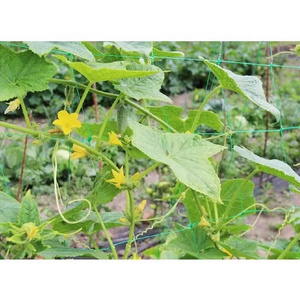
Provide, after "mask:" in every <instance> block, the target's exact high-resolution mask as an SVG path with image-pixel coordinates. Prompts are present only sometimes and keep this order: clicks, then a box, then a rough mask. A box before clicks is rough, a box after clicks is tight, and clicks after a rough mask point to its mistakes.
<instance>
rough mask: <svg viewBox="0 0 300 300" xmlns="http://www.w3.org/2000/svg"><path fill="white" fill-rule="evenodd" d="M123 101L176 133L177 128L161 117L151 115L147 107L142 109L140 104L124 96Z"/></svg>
mask: <svg viewBox="0 0 300 300" xmlns="http://www.w3.org/2000/svg"><path fill="white" fill-rule="evenodd" d="M124 101H125V102H126V103H128V104H129V105H131V106H132V107H134V108H136V109H137V110H139V111H140V112H142V113H143V114H144V115H146V116H149V117H151V118H152V119H153V120H155V121H156V122H157V123H159V124H161V125H163V126H165V127H167V128H169V129H170V131H172V132H175V133H177V130H175V129H174V128H173V127H172V126H171V125H169V124H167V123H166V122H165V121H163V120H162V119H160V118H159V117H157V116H155V115H153V114H152V113H151V112H150V111H148V110H147V109H144V108H143V107H142V106H140V105H138V104H136V103H134V102H133V101H131V100H129V99H127V98H125V99H124Z"/></svg>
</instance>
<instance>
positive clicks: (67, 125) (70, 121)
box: [52, 110, 81, 135]
mask: <svg viewBox="0 0 300 300" xmlns="http://www.w3.org/2000/svg"><path fill="white" fill-rule="evenodd" d="M52 124H54V125H58V126H59V127H61V129H62V131H63V133H64V134H65V135H67V134H69V133H70V132H71V131H72V128H80V127H81V122H80V121H79V120H78V114H76V113H72V114H69V113H68V112H67V111H65V110H61V111H59V112H58V119H56V120H55V121H53V123H52Z"/></svg>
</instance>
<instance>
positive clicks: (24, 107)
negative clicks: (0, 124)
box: [19, 97, 31, 129]
mask: <svg viewBox="0 0 300 300" xmlns="http://www.w3.org/2000/svg"><path fill="white" fill-rule="evenodd" d="M19 100H20V102H21V107H22V112H23V115H24V118H25V122H26V124H27V127H28V128H29V129H30V128H31V124H30V120H29V117H28V114H27V110H26V106H25V103H24V100H23V98H22V97H20V98H19Z"/></svg>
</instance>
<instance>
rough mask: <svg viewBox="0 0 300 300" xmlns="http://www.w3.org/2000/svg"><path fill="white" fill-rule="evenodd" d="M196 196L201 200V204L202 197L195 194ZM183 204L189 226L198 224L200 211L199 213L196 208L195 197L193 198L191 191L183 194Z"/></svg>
mask: <svg viewBox="0 0 300 300" xmlns="http://www.w3.org/2000/svg"><path fill="white" fill-rule="evenodd" d="M197 196H198V197H199V198H202V201H201V202H202V203H203V200H205V199H204V197H203V196H202V195H199V194H198V193H197ZM182 202H183V205H184V206H185V208H186V212H187V216H188V219H189V222H190V223H191V224H194V223H196V222H200V220H201V216H202V214H201V211H199V208H198V206H197V203H196V200H195V197H194V193H193V191H192V190H190V189H189V190H188V191H187V192H186V193H185V198H184V199H183V200H182Z"/></svg>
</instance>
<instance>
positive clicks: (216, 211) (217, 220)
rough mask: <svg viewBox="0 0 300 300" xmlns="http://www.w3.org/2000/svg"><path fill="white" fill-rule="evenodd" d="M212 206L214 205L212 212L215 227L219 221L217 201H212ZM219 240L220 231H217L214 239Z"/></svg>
mask: <svg viewBox="0 0 300 300" xmlns="http://www.w3.org/2000/svg"><path fill="white" fill-rule="evenodd" d="M213 206H214V213H215V223H216V227H217V226H218V223H219V214H218V207H217V203H216V202H213ZM219 240H220V231H218V232H217V234H216V241H219Z"/></svg>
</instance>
